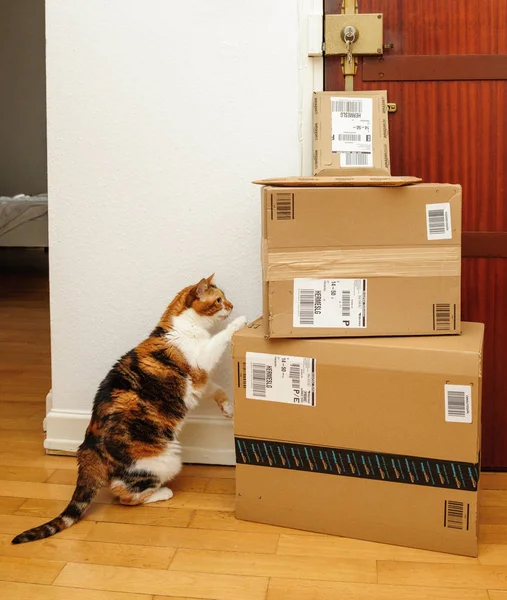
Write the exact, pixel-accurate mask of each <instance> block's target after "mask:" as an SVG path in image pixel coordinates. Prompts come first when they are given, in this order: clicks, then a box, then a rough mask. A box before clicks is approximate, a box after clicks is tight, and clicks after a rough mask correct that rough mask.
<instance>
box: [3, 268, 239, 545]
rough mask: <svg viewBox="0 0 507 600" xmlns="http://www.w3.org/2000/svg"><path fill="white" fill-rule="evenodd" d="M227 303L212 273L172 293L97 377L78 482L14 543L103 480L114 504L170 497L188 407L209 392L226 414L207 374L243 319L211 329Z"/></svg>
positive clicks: (64, 522)
mask: <svg viewBox="0 0 507 600" xmlns="http://www.w3.org/2000/svg"><path fill="white" fill-rule="evenodd" d="M232 308H233V306H232V304H231V303H230V302H229V301H228V300H227V298H226V297H225V295H224V293H223V292H222V291H221V290H220V289H219V288H217V287H216V286H215V285H214V284H213V275H212V276H211V277H208V278H207V279H202V280H201V281H200V282H199V283H198V284H197V285H193V286H189V287H187V288H185V289H184V290H182V291H181V292H180V293H179V294H178V295H177V296H176V297H175V298H174V300H173V301H172V302H171V304H170V305H169V306H168V308H167V309H166V311H165V313H164V314H163V316H162V318H161V320H160V322H159V324H158V326H157V327H156V328H155V329H154V330H153V332H152V333H151V335H150V336H149V337H148V338H147V339H146V340H144V341H143V342H141V343H140V344H139V345H138V346H137V347H136V348H135V349H134V350H131V351H130V352H127V354H125V355H124V356H123V357H122V358H121V359H120V360H119V361H118V362H117V363H116V364H115V365H114V366H113V368H112V369H111V370H110V371H109V373H108V374H107V376H106V378H105V379H104V380H103V382H102V383H101V384H100V386H99V389H98V392H97V394H96V396H95V401H94V404H93V411H92V417H91V420H90V424H89V425H88V429H87V430H86V436H85V439H84V442H83V443H82V444H81V446H80V448H79V450H78V453H77V459H78V476H77V484H76V489H75V491H74V494H73V496H72V499H71V501H70V503H69V505H68V506H67V508H66V509H65V510H64V511H63V512H62V513H61V515H59V516H58V517H56V518H55V519H53V520H52V521H49V522H48V523H46V524H44V525H41V526H40V527H35V528H34V529H29V530H28V531H25V532H24V533H21V534H20V535H18V536H17V537H15V538H14V539H13V540H12V543H13V544H23V543H24V542H30V541H32V540H39V539H43V538H47V537H49V536H51V535H54V534H55V533H58V532H59V531H62V530H63V529H67V528H68V527H71V526H72V525H74V523H77V521H79V519H80V518H81V517H82V515H83V513H84V512H85V510H86V509H87V508H88V506H89V505H90V503H91V501H92V499H93V498H94V496H95V495H96V494H97V492H98V491H99V489H100V488H101V487H103V486H105V485H109V486H110V488H111V491H112V493H113V494H114V495H115V496H116V497H118V498H119V501H120V503H121V504H127V505H135V504H146V503H148V502H158V501H161V500H168V499H169V498H172V495H173V493H172V491H171V490H170V489H169V488H167V487H164V484H166V483H167V482H169V481H171V479H173V478H174V477H175V476H176V475H177V474H178V472H179V471H180V469H181V458H180V445H179V443H178V439H177V438H178V433H179V431H180V429H181V427H182V425H183V422H184V420H185V417H186V416H187V414H188V412H189V411H190V410H191V409H192V408H194V407H195V406H197V403H198V401H199V400H200V399H201V398H210V399H213V400H214V401H215V402H216V403H217V404H218V406H219V407H220V409H221V410H222V412H223V414H224V415H225V416H226V417H232V408H231V405H230V403H229V400H228V398H227V395H226V393H225V392H224V390H223V389H222V388H221V387H219V386H218V385H216V384H215V383H213V382H212V381H211V380H210V373H211V371H212V369H213V367H215V365H216V364H217V363H218V361H219V360H220V357H221V356H222V354H223V352H224V350H225V349H226V347H227V345H228V343H229V342H230V340H231V338H232V335H233V334H234V332H236V331H238V330H239V329H241V328H242V327H243V326H244V325H245V324H246V319H245V318H244V317H238V318H237V319H235V320H234V321H232V322H231V323H230V324H229V325H228V326H227V327H226V328H225V329H223V330H222V331H220V332H219V333H217V334H215V335H212V334H211V333H210V330H211V329H212V328H213V327H214V326H215V325H216V324H217V323H219V322H220V321H222V320H224V319H226V318H227V317H228V316H229V314H230V312H231V311H232Z"/></svg>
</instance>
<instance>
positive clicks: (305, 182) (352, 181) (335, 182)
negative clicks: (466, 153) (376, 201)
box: [252, 175, 422, 187]
mask: <svg viewBox="0 0 507 600" xmlns="http://www.w3.org/2000/svg"><path fill="white" fill-rule="evenodd" d="M421 181H422V179H420V178H419V177H412V176H399V177H380V176H375V175H370V176H365V175H357V176H355V177H354V176H348V177H275V178H271V179H259V180H256V181H253V182H252V183H256V184H258V185H271V186H273V187H401V186H403V185H413V184H414V183H420V182H421Z"/></svg>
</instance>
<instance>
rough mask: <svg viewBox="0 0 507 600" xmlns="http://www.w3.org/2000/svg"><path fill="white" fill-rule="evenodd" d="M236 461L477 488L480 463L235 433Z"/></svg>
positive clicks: (317, 471)
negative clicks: (318, 444)
mask: <svg viewBox="0 0 507 600" xmlns="http://www.w3.org/2000/svg"><path fill="white" fill-rule="evenodd" d="M235 440H236V463H237V464H247V465H257V466H262V467H271V468H278V469H291V470H293V471H310V472H313V473H323V474H327V475H338V476H342V477H355V478H358V479H373V480H377V481H390V482H395V483H404V484H408V485H422V486H427V487H434V488H447V489H452V490H462V491H469V492H476V491H477V486H478V483H479V464H478V463H469V462H460V461H452V460H437V459H434V458H423V457H420V456H405V455H401V454H386V453H385V452H363V451H360V450H351V449H347V448H330V447H325V446H313V445H308V444H296V443H292V442H277V441H273V440H262V439H255V438H244V437H236V438H235Z"/></svg>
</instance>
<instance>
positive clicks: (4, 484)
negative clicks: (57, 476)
mask: <svg viewBox="0 0 507 600" xmlns="http://www.w3.org/2000/svg"><path fill="white" fill-rule="evenodd" d="M74 488H75V485H60V484H56V483H31V482H27V481H1V480H0V496H12V497H14V498H42V499H47V500H70V498H71V496H72V493H73V492H74Z"/></svg>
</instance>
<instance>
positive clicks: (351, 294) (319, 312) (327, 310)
mask: <svg viewBox="0 0 507 600" xmlns="http://www.w3.org/2000/svg"><path fill="white" fill-rule="evenodd" d="M366 310H367V306H366V279H294V308H293V325H294V327H336V328H340V329H365V328H366Z"/></svg>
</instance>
